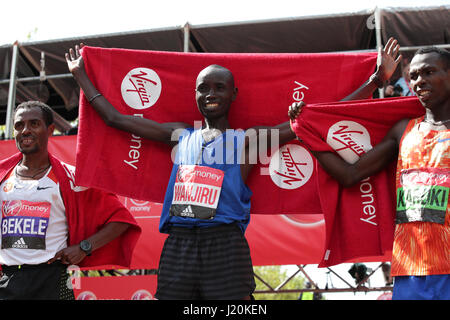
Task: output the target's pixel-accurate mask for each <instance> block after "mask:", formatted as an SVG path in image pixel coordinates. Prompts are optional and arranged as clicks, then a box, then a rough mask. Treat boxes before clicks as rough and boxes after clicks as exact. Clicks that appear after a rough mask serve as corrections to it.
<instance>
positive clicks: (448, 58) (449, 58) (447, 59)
mask: <svg viewBox="0 0 450 320" xmlns="http://www.w3.org/2000/svg"><path fill="white" fill-rule="evenodd" d="M426 53H437V54H438V55H439V56H440V57H441V59H442V61H443V62H444V64H445V67H446V68H447V70H448V68H449V67H450V52H449V51H447V50H445V49H443V48H438V47H434V46H431V47H423V48H420V49H419V50H417V51H416V53H415V54H414V56H416V55H418V54H426Z"/></svg>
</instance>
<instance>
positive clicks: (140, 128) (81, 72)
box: [65, 44, 189, 144]
mask: <svg viewBox="0 0 450 320" xmlns="http://www.w3.org/2000/svg"><path fill="white" fill-rule="evenodd" d="M82 47H83V44H80V46H78V45H77V46H75V50H74V49H72V48H70V50H69V52H68V53H66V55H65V56H66V61H67V66H68V68H69V71H70V72H71V73H72V74H73V76H74V78H75V80H76V81H77V83H78V85H79V86H80V88H81V90H83V92H84V94H85V95H86V97H87V99H88V100H90V104H91V106H92V107H93V108H94V109H95V111H97V113H98V114H99V115H100V117H101V118H102V119H103V120H104V121H105V123H106V124H107V125H108V126H111V127H114V128H116V129H120V130H123V131H127V132H130V133H133V134H135V135H137V136H139V137H142V138H145V139H150V140H156V141H161V142H165V143H168V144H174V143H176V142H177V141H178V139H177V138H176V137H175V136H173V134H174V133H175V131H176V130H177V129H180V128H187V127H189V125H188V124H186V123H182V122H170V123H162V124H161V123H158V122H156V121H153V120H150V119H146V118H140V117H136V116H129V115H123V114H121V113H120V112H118V111H117V110H116V109H115V108H114V106H113V105H111V103H110V102H109V101H108V100H107V99H106V98H105V97H103V96H102V95H101V94H100V92H99V91H98V90H97V88H95V86H94V84H93V83H92V81H91V80H90V79H89V77H88V75H87V73H86V70H85V67H84V60H83V57H82V56H81V54H80V49H81V48H82Z"/></svg>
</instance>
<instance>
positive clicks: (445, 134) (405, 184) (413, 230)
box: [289, 47, 450, 300]
mask: <svg viewBox="0 0 450 320" xmlns="http://www.w3.org/2000/svg"><path fill="white" fill-rule="evenodd" d="M449 66H450V52H448V51H446V50H443V49H438V48H434V47H430V48H423V49H420V50H418V51H417V52H416V53H415V55H414V57H413V59H412V61H411V66H410V77H411V87H412V89H413V90H414V92H415V94H416V95H417V97H418V98H419V101H420V102H421V104H422V105H423V107H424V108H425V115H424V116H422V117H421V118H418V119H412V120H411V119H403V120H401V121H399V122H398V123H396V124H395V125H394V126H393V127H392V128H391V129H390V130H389V132H388V133H387V134H386V136H385V137H384V139H383V140H382V141H381V142H380V143H379V144H378V145H376V146H375V147H374V148H373V149H371V150H370V151H368V152H367V153H365V154H363V155H362V156H361V158H360V159H359V160H358V161H357V162H356V163H354V164H353V165H350V164H348V163H346V162H345V161H344V160H343V159H342V158H340V157H339V156H337V155H336V154H335V153H332V152H312V153H313V154H314V156H315V157H316V158H317V160H318V161H319V163H320V164H321V165H322V167H323V168H324V169H325V170H327V172H328V173H329V174H330V175H331V176H333V177H334V178H336V179H337V180H338V181H339V182H340V183H341V184H342V185H344V186H351V185H354V184H356V183H357V182H359V181H360V180H362V179H365V178H367V177H369V176H372V175H374V174H375V173H377V172H378V171H380V170H382V169H383V168H384V167H385V166H386V165H388V164H389V163H390V162H391V161H393V160H394V159H395V157H398V160H397V161H398V164H397V174H396V187H397V216H396V229H395V235H394V245H393V252H392V268H391V275H392V276H394V277H395V282H394V293H393V299H397V300H399V299H400V300H419V299H433V300H437V299H444V300H449V299H450V253H449V246H450V244H449V239H450V214H449V190H450V69H449ZM301 107H302V104H301V103H300V104H294V105H292V106H291V107H290V111H289V114H290V116H291V118H292V119H294V118H295V117H296V116H297V115H298V114H299V113H300V111H301Z"/></svg>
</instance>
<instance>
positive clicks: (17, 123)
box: [14, 107, 54, 154]
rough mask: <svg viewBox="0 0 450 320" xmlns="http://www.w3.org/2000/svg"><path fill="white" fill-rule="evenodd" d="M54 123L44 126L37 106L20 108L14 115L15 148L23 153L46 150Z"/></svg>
mask: <svg viewBox="0 0 450 320" xmlns="http://www.w3.org/2000/svg"><path fill="white" fill-rule="evenodd" d="M53 130H54V125H53V124H52V125H50V126H48V127H47V126H46V125H45V121H44V118H43V115H42V111H41V109H39V108H37V107H36V108H20V109H19V110H17V112H16V113H15V116H14V136H15V139H16V146H17V149H19V151H20V152H21V153H23V154H32V153H38V152H47V143H48V138H49V137H50V136H51V135H52V134H53Z"/></svg>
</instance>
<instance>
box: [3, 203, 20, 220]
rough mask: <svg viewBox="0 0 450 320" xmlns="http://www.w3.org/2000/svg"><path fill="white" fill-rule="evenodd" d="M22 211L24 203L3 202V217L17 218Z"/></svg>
mask: <svg viewBox="0 0 450 320" xmlns="http://www.w3.org/2000/svg"><path fill="white" fill-rule="evenodd" d="M21 209H22V201H20V200H9V201H3V203H2V216H3V217H11V216H17V215H18V214H19V213H20V211H21Z"/></svg>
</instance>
